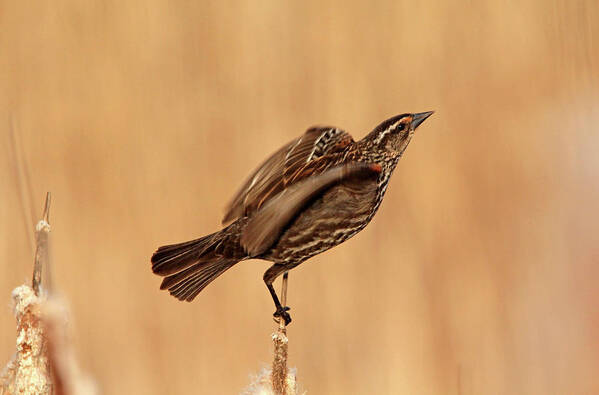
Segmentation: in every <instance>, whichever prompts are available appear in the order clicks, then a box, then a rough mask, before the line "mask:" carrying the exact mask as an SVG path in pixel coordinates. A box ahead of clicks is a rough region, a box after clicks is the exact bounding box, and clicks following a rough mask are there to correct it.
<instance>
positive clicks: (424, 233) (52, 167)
mask: <svg viewBox="0 0 599 395" xmlns="http://www.w3.org/2000/svg"><path fill="white" fill-rule="evenodd" d="M198 3H199V2H198ZM198 3H195V2H179V3H176V2H167V1H137V2H118V1H87V2H79V1H59V2H29V1H23V2H14V1H2V2H0V137H1V139H0V144H1V148H2V151H1V155H2V156H1V158H2V159H1V160H0V188H1V189H0V193H1V195H0V196H1V204H0V235H1V237H0V300H4V302H0V305H1V306H3V307H2V308H1V309H0V357H1V359H2V360H3V361H5V360H8V359H9V357H10V355H11V354H12V353H13V351H14V341H15V332H14V331H15V324H14V320H13V318H12V315H11V312H10V307H9V304H10V303H9V301H10V292H11V290H12V289H13V288H14V287H15V286H17V285H19V284H21V283H23V282H24V281H26V280H27V281H28V280H29V277H30V273H31V263H32V260H33V251H32V248H31V244H30V235H31V231H32V226H33V219H31V218H29V217H30V215H29V213H30V207H31V206H33V208H34V209H35V212H36V218H34V219H37V217H38V216H39V215H40V213H41V209H42V204H43V198H44V194H45V192H46V191H52V193H53V205H52V213H51V222H52V243H53V244H52V253H53V258H54V269H53V270H54V277H55V282H56V285H57V287H58V288H59V289H60V291H61V292H62V293H63V294H64V295H65V296H66V297H68V299H69V300H70V303H71V309H72V314H73V316H72V317H73V319H72V326H73V328H74V331H75V342H76V347H77V351H78V355H79V357H80V360H81V363H82V365H83V367H84V369H86V371H88V372H89V373H90V374H92V375H93V376H94V377H95V378H96V380H97V382H98V385H99V386H100V388H101V390H102V391H103V392H104V393H106V394H159V393H160V394H164V393H172V394H184V393H214V394H220V393H223V394H227V393H237V392H239V391H241V390H242V389H243V388H244V387H246V386H247V385H248V384H249V382H250V379H249V375H250V374H252V373H257V372H258V371H259V369H260V368H261V367H262V366H264V365H267V364H269V363H270V361H271V347H272V346H271V341H270V333H271V332H272V331H273V329H274V328H275V324H274V323H273V322H272V319H271V315H272V312H273V306H272V301H271V299H270V296H269V295H268V292H267V290H266V287H265V286H264V284H263V282H262V273H263V271H264V270H265V269H266V268H267V267H268V264H267V263H266V262H261V261H248V262H244V263H242V264H240V265H238V266H236V267H234V268H233V269H231V270H230V271H228V272H227V273H226V274H225V275H224V276H222V277H221V278H219V279H218V280H217V281H216V282H215V283H213V284H212V285H211V286H209V287H208V288H207V289H206V290H205V291H204V292H203V293H202V294H201V295H200V296H199V297H198V298H197V300H196V301H195V302H193V303H192V304H187V303H181V302H178V301H176V300H175V299H174V298H172V297H170V296H169V295H168V294H167V293H164V292H160V291H159V290H158V286H159V283H160V279H159V278H158V277H156V276H154V275H153V274H152V273H151V270H150V264H149V258H150V255H151V254H152V252H153V251H154V249H155V248H156V247H157V246H159V245H162V244H165V243H172V242H179V241H184V240H187V239H191V238H195V237H198V236H200V235H204V234H207V233H209V232H213V231H215V230H217V229H219V226H220V225H219V224H220V220H221V215H222V213H223V208H224V206H225V204H226V202H227V200H228V199H229V198H230V196H231V195H232V194H233V192H234V191H235V190H236V189H237V187H238V186H239V184H240V183H241V182H242V181H243V180H244V179H245V177H246V176H247V174H248V173H249V171H250V170H251V169H252V168H253V167H255V166H256V165H257V164H258V163H259V162H260V161H261V160H263V159H264V158H265V157H266V156H267V155H268V154H270V153H271V152H272V151H274V150H275V149H277V148H278V147H279V146H281V145H282V144H284V143H285V142H287V141H288V140H290V139H292V138H294V137H295V136H297V135H299V134H300V133H303V131H304V130H305V129H306V128H307V127H308V126H310V125H312V124H332V125H335V126H339V127H342V128H345V129H346V130H348V131H349V132H351V133H352V134H353V135H354V137H355V138H361V137H363V136H364V135H365V134H366V133H368V132H369V131H370V130H371V129H372V128H373V127H374V126H375V125H376V124H378V123H379V122H380V121H382V120H384V119H386V118H388V117H390V116H392V115H395V114H398V113H402V112H408V111H414V112H418V111H427V110H435V111H436V113H435V115H434V116H433V117H432V118H430V119H429V120H428V121H427V122H426V123H425V124H424V125H423V126H422V127H421V128H420V129H419V130H418V133H417V135H416V136H415V138H414V140H413V141H412V144H411V145H410V147H409V149H408V150H407V151H406V154H405V155H404V158H403V159H402V161H401V162H400V166H399V168H398V171H396V173H395V175H394V177H393V179H392V181H391V184H390V188H389V190H388V192H387V196H386V198H385V201H384V203H383V205H382V207H381V209H380V211H379V213H378V215H377V216H376V217H375V219H374V221H373V222H372V223H371V224H370V225H369V226H368V227H367V228H366V229H365V230H364V231H363V232H362V233H360V234H359V235H358V236H356V237H355V238H353V239H352V240H350V241H348V242H347V243H345V244H344V245H343V246H340V247H337V248H335V249H333V250H331V251H329V252H327V253H325V254H322V255H320V256H318V257H316V258H313V259H312V260H311V261H309V262H307V263H305V264H304V265H302V266H300V267H299V268H297V269H295V270H294V271H293V272H291V275H290V290H289V305H290V306H291V307H292V311H291V313H292V316H293V319H294V321H293V323H292V324H291V326H290V328H289V336H290V339H291V343H290V364H291V365H292V366H295V367H297V368H298V380H299V381H300V383H301V384H302V386H303V388H304V389H306V390H308V391H309V393H310V394H345V393H355V394H371V393H377V394H387V393H388V394H394V393H410V394H591V393H599V374H598V372H599V302H598V301H599V288H598V286H597V281H598V280H597V278H598V276H599V226H598V223H599V207H598V199H599V178H598V175H599V155H598V151H599V130H598V125H599V3H597V2H596V1H594V0H589V1H541V0H538V1H531V2H527V1H524V2H519V3H520V4H518V5H516V3H517V2H499V1H497V2H463V3H461V4H457V3H456V4H449V3H450V2H416V1H411V2H406V1H392V2H377V3H376V4H367V3H366V2H364V3H362V4H358V3H346V2H320V1H319V2H293V3H289V2H280V1H272V2H247V3H237V2H230V3H229V2H212V3H209V2H203V3H201V4H198ZM11 125H12V127H13V130H14V133H15V136H16V140H17V143H18V144H20V146H21V147H22V150H23V152H24V158H25V160H26V162H27V163H28V166H29V169H30V182H31V185H32V190H33V193H32V198H33V199H32V201H31V202H29V201H28V200H27V199H26V200H25V201H23V199H22V198H21V194H20V192H19V190H20V189H19V182H21V183H23V180H20V181H19V180H18V179H17V176H16V173H15V158H14V153H13V152H12V151H11V148H10V147H11V142H10V141H11V139H10V128H11ZM277 287H278V285H277ZM0 364H1V365H3V364H4V362H0Z"/></svg>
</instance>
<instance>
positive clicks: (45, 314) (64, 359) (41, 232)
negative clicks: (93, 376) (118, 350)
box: [0, 193, 97, 395]
mask: <svg viewBox="0 0 599 395" xmlns="http://www.w3.org/2000/svg"><path fill="white" fill-rule="evenodd" d="M49 221H50V193H47V195H46V203H45V205H44V214H43V218H42V219H41V220H40V221H39V222H38V224H37V226H36V228H35V229H36V231H35V240H36V250H35V251H36V252H35V262H34V266H33V278H32V281H31V286H29V285H21V286H19V287H17V288H15V290H14V291H13V292H12V299H13V303H14V313H15V317H16V319H17V342H16V343H17V351H16V353H15V355H14V357H13V358H12V360H11V361H10V362H9V363H8V364H7V366H6V367H5V368H4V370H3V371H2V373H1V374H0V395H9V394H10V395H13V394H14V395H16V394H39V395H45V394H54V395H70V394H78V395H79V394H81V395H88V394H95V393H96V392H97V391H95V386H94V385H93V383H92V382H91V381H90V380H89V379H86V378H84V377H83V376H82V375H81V373H80V372H79V369H78V365H77V363H76V361H75V358H74V353H73V352H72V349H71V347H70V343H69V342H68V341H67V336H66V322H67V321H68V313H67V309H66V307H65V304H64V303H62V302H59V301H57V299H56V298H52V297H51V298H50V300H48V296H47V292H45V290H44V289H43V288H42V270H45V271H46V275H45V278H46V279H49V278H50V273H49V253H48V246H49V233H50V223H49Z"/></svg>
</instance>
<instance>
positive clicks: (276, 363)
mask: <svg viewBox="0 0 599 395" xmlns="http://www.w3.org/2000/svg"><path fill="white" fill-rule="evenodd" d="M288 277H289V276H288V274H287V273H285V274H283V282H282V286H281V304H282V305H283V306H285V305H286V304H287V282H288ZM272 341H273V343H274V359H273V363H272V367H271V369H266V368H265V369H262V371H261V372H260V374H259V375H258V376H257V377H255V378H254V379H253V380H252V384H251V385H250V386H249V387H248V388H247V389H246V390H245V391H244V392H243V394H244V395H258V394H260V395H296V394H298V393H299V392H298V389H297V382H296V375H295V369H292V370H289V369H288V368H287V355H288V343H289V339H288V338H287V328H286V326H285V320H283V319H282V318H280V319H279V327H278V329H277V332H275V333H273V334H272Z"/></svg>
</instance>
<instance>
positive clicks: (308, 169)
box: [152, 112, 432, 324]
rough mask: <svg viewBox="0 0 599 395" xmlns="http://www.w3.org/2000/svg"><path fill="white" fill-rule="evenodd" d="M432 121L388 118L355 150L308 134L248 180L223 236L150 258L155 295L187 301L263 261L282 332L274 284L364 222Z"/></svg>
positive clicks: (332, 133)
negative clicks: (243, 265)
mask: <svg viewBox="0 0 599 395" xmlns="http://www.w3.org/2000/svg"><path fill="white" fill-rule="evenodd" d="M431 114H432V112H425V113H419V114H402V115H398V116H395V117H393V118H390V119H388V120H386V121H384V122H383V123H381V124H380V125H378V126H377V127H376V128H375V129H374V130H373V131H372V132H371V133H370V134H368V135H367V136H366V137H364V138H363V139H362V140H360V141H358V142H356V141H354V140H353V138H352V137H351V136H350V135H349V134H348V133H346V132H344V131H343V130H340V129H337V128H332V127H314V128H310V129H308V130H307V131H306V133H304V134H303V135H302V136H300V137H298V138H297V139H295V140H293V141H291V142H290V143H288V144H286V145H285V146H283V147H282V148H281V149H279V150H278V151H277V152H275V153H274V154H273V155H271V156H270V157H269V158H268V159H267V160H266V161H265V162H264V163H263V164H262V165H260V166H259V167H258V169H257V170H256V171H254V173H253V174H252V175H251V176H250V177H249V178H248V180H247V181H246V182H245V184H244V185H243V186H242V187H241V189H240V190H239V192H238V193H237V194H236V195H235V197H234V198H233V199H232V200H231V203H230V204H229V206H228V208H227V212H226V214H225V216H224V219H223V224H225V225H227V226H225V228H224V229H222V230H221V231H219V232H216V233H213V234H211V235H208V236H205V237H202V238H199V239H196V240H192V241H188V242H185V243H180V244H174V245H168V246H163V247H160V248H159V249H158V250H157V251H156V252H155V253H154V255H153V256H152V270H153V271H154V273H156V274H158V275H161V276H164V277H165V278H164V280H163V281H162V285H161V287H160V288H161V289H168V290H169V292H170V293H171V294H172V295H174V296H175V297H177V298H178V299H180V300H186V301H191V300H193V299H194V298H195V297H196V296H197V295H198V293H200V291H201V290H202V289H204V288H205V287H206V286H207V285H208V284H209V283H210V282H211V281H212V280H214V279H215V278H217V277H218V276H219V275H221V274H222V273H224V272H225V271H226V270H227V269H229V268H230V267H232V266H233V265H235V264H236V263H238V262H240V261H242V260H245V259H251V258H259V259H265V260H268V261H271V262H273V263H274V264H273V265H272V266H271V267H270V268H269V269H268V270H267V271H266V273H264V281H265V283H266V286H267V287H268V289H269V291H270V293H271V295H272V297H273V300H274V302H275V306H276V309H277V310H276V311H275V314H274V315H275V316H277V317H282V318H283V319H284V320H285V323H286V324H288V323H289V322H290V321H291V317H290V316H289V313H288V312H287V310H288V309H289V308H288V307H285V306H281V304H280V302H279V299H278V297H277V295H276V293H275V291H274V288H273V287H272V283H273V281H274V280H275V279H276V278H277V277H278V276H279V275H280V274H282V273H284V272H287V271H289V270H290V269H292V268H294V267H295V266H297V265H299V264H300V263H302V262H303V261H305V260H306V259H308V258H310V257H312V256H314V255H316V254H318V253H321V252H323V251H326V250H328V249H329V248H332V247H334V246H336V245H338V244H340V243H342V242H343V241H345V240H347V239H349V238H350V237H352V236H353V235H355V234H356V233H357V232H359V231H360V230H362V229H363V228H364V227H365V226H366V225H367V224H368V223H369V222H370V220H371V219H372V217H373V216H374V214H375V213H376V211H377V209H378V207H379V205H380V203H381V201H382V199H383V196H384V194H385V190H386V189H387V184H388V182H389V178H390V176H391V174H392V172H393V170H394V169H395V166H396V165H397V162H398V161H399V159H400V157H401V156H402V154H403V152H404V150H405V149H406V148H407V146H408V144H409V143H410V140H411V138H412V136H413V134H414V130H415V129H416V128H417V127H418V126H419V125H420V124H421V123H422V122H423V121H424V120H425V119H426V118H428V117H429V116H430V115H431Z"/></svg>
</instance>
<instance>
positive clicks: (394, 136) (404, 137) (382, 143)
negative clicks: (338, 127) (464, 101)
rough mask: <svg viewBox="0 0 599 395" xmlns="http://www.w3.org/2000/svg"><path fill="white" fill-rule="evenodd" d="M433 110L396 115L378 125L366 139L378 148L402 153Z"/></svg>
mask: <svg viewBox="0 0 599 395" xmlns="http://www.w3.org/2000/svg"><path fill="white" fill-rule="evenodd" d="M433 112H434V111H428V112H421V113H417V114H401V115H396V116H394V117H393V118H389V119H387V120H386V121H384V122H383V123H381V124H380V125H378V126H377V127H376V128H375V129H374V130H373V131H372V132H370V134H369V135H368V136H366V139H367V140H369V141H370V143H371V144H373V145H374V146H376V147H377V148H378V149H381V150H385V151H387V152H390V153H392V154H401V153H402V152H403V151H404V150H405V149H406V147H407V146H408V144H409V143H410V140H411V139H412V136H413V135H414V131H415V130H416V128H417V127H418V126H420V124H421V123H422V122H424V120H425V119H426V118H428V117H430V116H431V115H432V114H433Z"/></svg>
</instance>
